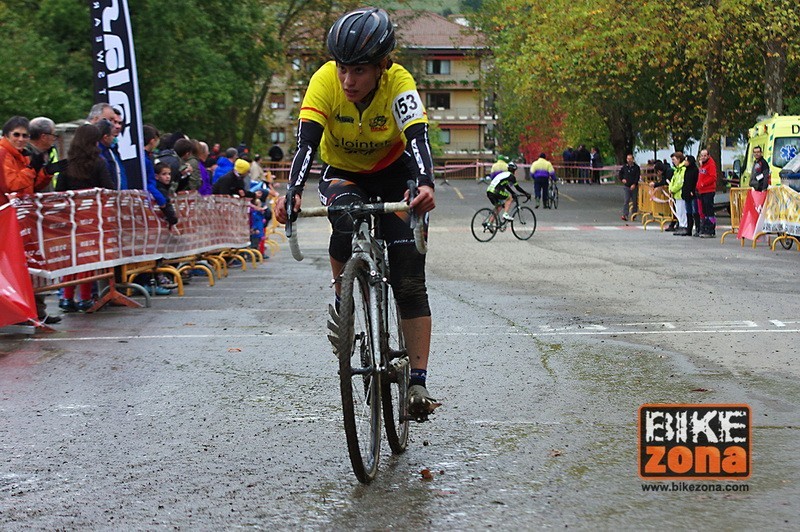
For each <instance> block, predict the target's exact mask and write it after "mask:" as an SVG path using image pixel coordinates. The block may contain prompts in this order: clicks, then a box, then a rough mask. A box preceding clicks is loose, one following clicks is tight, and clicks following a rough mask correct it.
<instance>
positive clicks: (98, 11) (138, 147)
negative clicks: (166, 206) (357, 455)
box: [89, 0, 145, 189]
mask: <svg viewBox="0 0 800 532" xmlns="http://www.w3.org/2000/svg"><path fill="white" fill-rule="evenodd" d="M89 7H90V11H91V16H92V52H93V55H94V57H93V60H92V63H93V64H94V103H109V104H111V105H112V106H113V107H114V108H116V109H118V110H119V111H121V112H122V132H121V133H120V135H119V137H117V142H118V145H119V154H120V157H121V158H122V163H123V165H124V166H125V173H126V174H127V177H128V188H132V189H135V188H138V189H143V188H145V183H144V175H145V172H144V159H143V158H142V150H143V148H144V146H143V141H142V109H141V103H140V101H139V81H138V77H137V73H136V54H135V53H134V49H133V32H132V31H131V19H130V14H129V12H128V2H127V0H90V2H89Z"/></svg>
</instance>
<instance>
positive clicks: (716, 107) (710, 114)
mask: <svg viewBox="0 0 800 532" xmlns="http://www.w3.org/2000/svg"><path fill="white" fill-rule="evenodd" d="M721 57H722V44H721V43H720V42H717V43H715V45H714V54H713V55H712V57H711V59H710V60H709V61H708V63H707V66H706V90H707V94H706V117H705V120H704V121H703V134H702V136H701V137H700V147H699V149H701V150H702V149H704V148H705V149H707V150H708V154H709V156H711V158H712V159H713V160H714V162H716V163H717V175H716V178H717V190H725V183H724V182H723V181H722V178H723V176H724V175H725V174H724V173H723V172H722V147H721V146H720V141H721V135H720V133H719V124H720V120H721V118H722V115H723V109H722V105H723V103H722V92H723V89H724V87H725V76H724V75H723V73H722V69H721V65H722V61H721V60H719V61H718V60H716V58H721ZM697 153H700V152H699V151H698V152H697Z"/></svg>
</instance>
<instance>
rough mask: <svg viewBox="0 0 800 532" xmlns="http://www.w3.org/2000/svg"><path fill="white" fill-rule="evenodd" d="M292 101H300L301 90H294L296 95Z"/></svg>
mask: <svg viewBox="0 0 800 532" xmlns="http://www.w3.org/2000/svg"><path fill="white" fill-rule="evenodd" d="M292 101H293V102H294V103H300V91H294V96H292Z"/></svg>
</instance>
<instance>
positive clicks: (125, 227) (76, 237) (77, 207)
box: [10, 189, 250, 279]
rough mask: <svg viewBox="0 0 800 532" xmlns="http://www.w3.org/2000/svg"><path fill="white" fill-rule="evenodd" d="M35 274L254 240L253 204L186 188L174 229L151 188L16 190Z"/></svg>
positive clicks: (22, 230)
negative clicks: (22, 192)
mask: <svg viewBox="0 0 800 532" xmlns="http://www.w3.org/2000/svg"><path fill="white" fill-rule="evenodd" d="M10 197H11V198H12V202H13V204H14V205H15V207H16V209H17V218H18V220H19V226H20V227H19V229H20V234H21V235H22V239H23V242H24V246H25V256H26V259H27V264H28V270H29V271H30V273H31V275H36V276H41V277H45V278H48V279H54V278H57V277H61V276H63V275H69V274H74V273H80V272H86V271H93V270H97V269H99V268H108V267H112V266H119V265H121V264H128V263H132V262H140V261H145V260H156V259H161V258H167V259H169V258H177V257H182V256H186V255H194V254H197V253H203V252H205V251H211V250H215V249H221V248H230V247H233V248H239V247H246V246H248V245H249V243H250V229H249V219H248V202H247V200H245V199H240V198H231V197H228V196H200V195H199V194H197V193H196V192H192V193H187V194H179V195H178V197H177V198H174V199H173V201H172V203H173V205H174V207H175V211H176V214H177V215H178V220H179V221H178V225H177V226H176V227H177V229H178V231H179V232H180V234H173V233H171V232H170V231H169V228H168V226H167V223H166V221H165V220H164V218H163V216H162V215H161V213H160V212H159V211H158V209H157V208H155V209H154V208H153V203H152V202H151V200H150V197H149V195H148V194H147V192H144V191H140V190H122V191H113V190H102V189H89V190H76V191H70V192H53V193H47V194H35V195H30V196H23V197H15V196H13V195H12V196H10Z"/></svg>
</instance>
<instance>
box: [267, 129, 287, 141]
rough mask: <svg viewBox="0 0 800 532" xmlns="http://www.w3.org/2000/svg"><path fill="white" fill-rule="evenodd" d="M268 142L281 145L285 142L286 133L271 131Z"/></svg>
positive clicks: (279, 130)
mask: <svg viewBox="0 0 800 532" xmlns="http://www.w3.org/2000/svg"><path fill="white" fill-rule="evenodd" d="M269 140H270V142H273V143H275V142H277V143H278V144H283V143H284V142H286V132H285V131H284V130H282V129H273V130H271V131H270V132H269Z"/></svg>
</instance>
